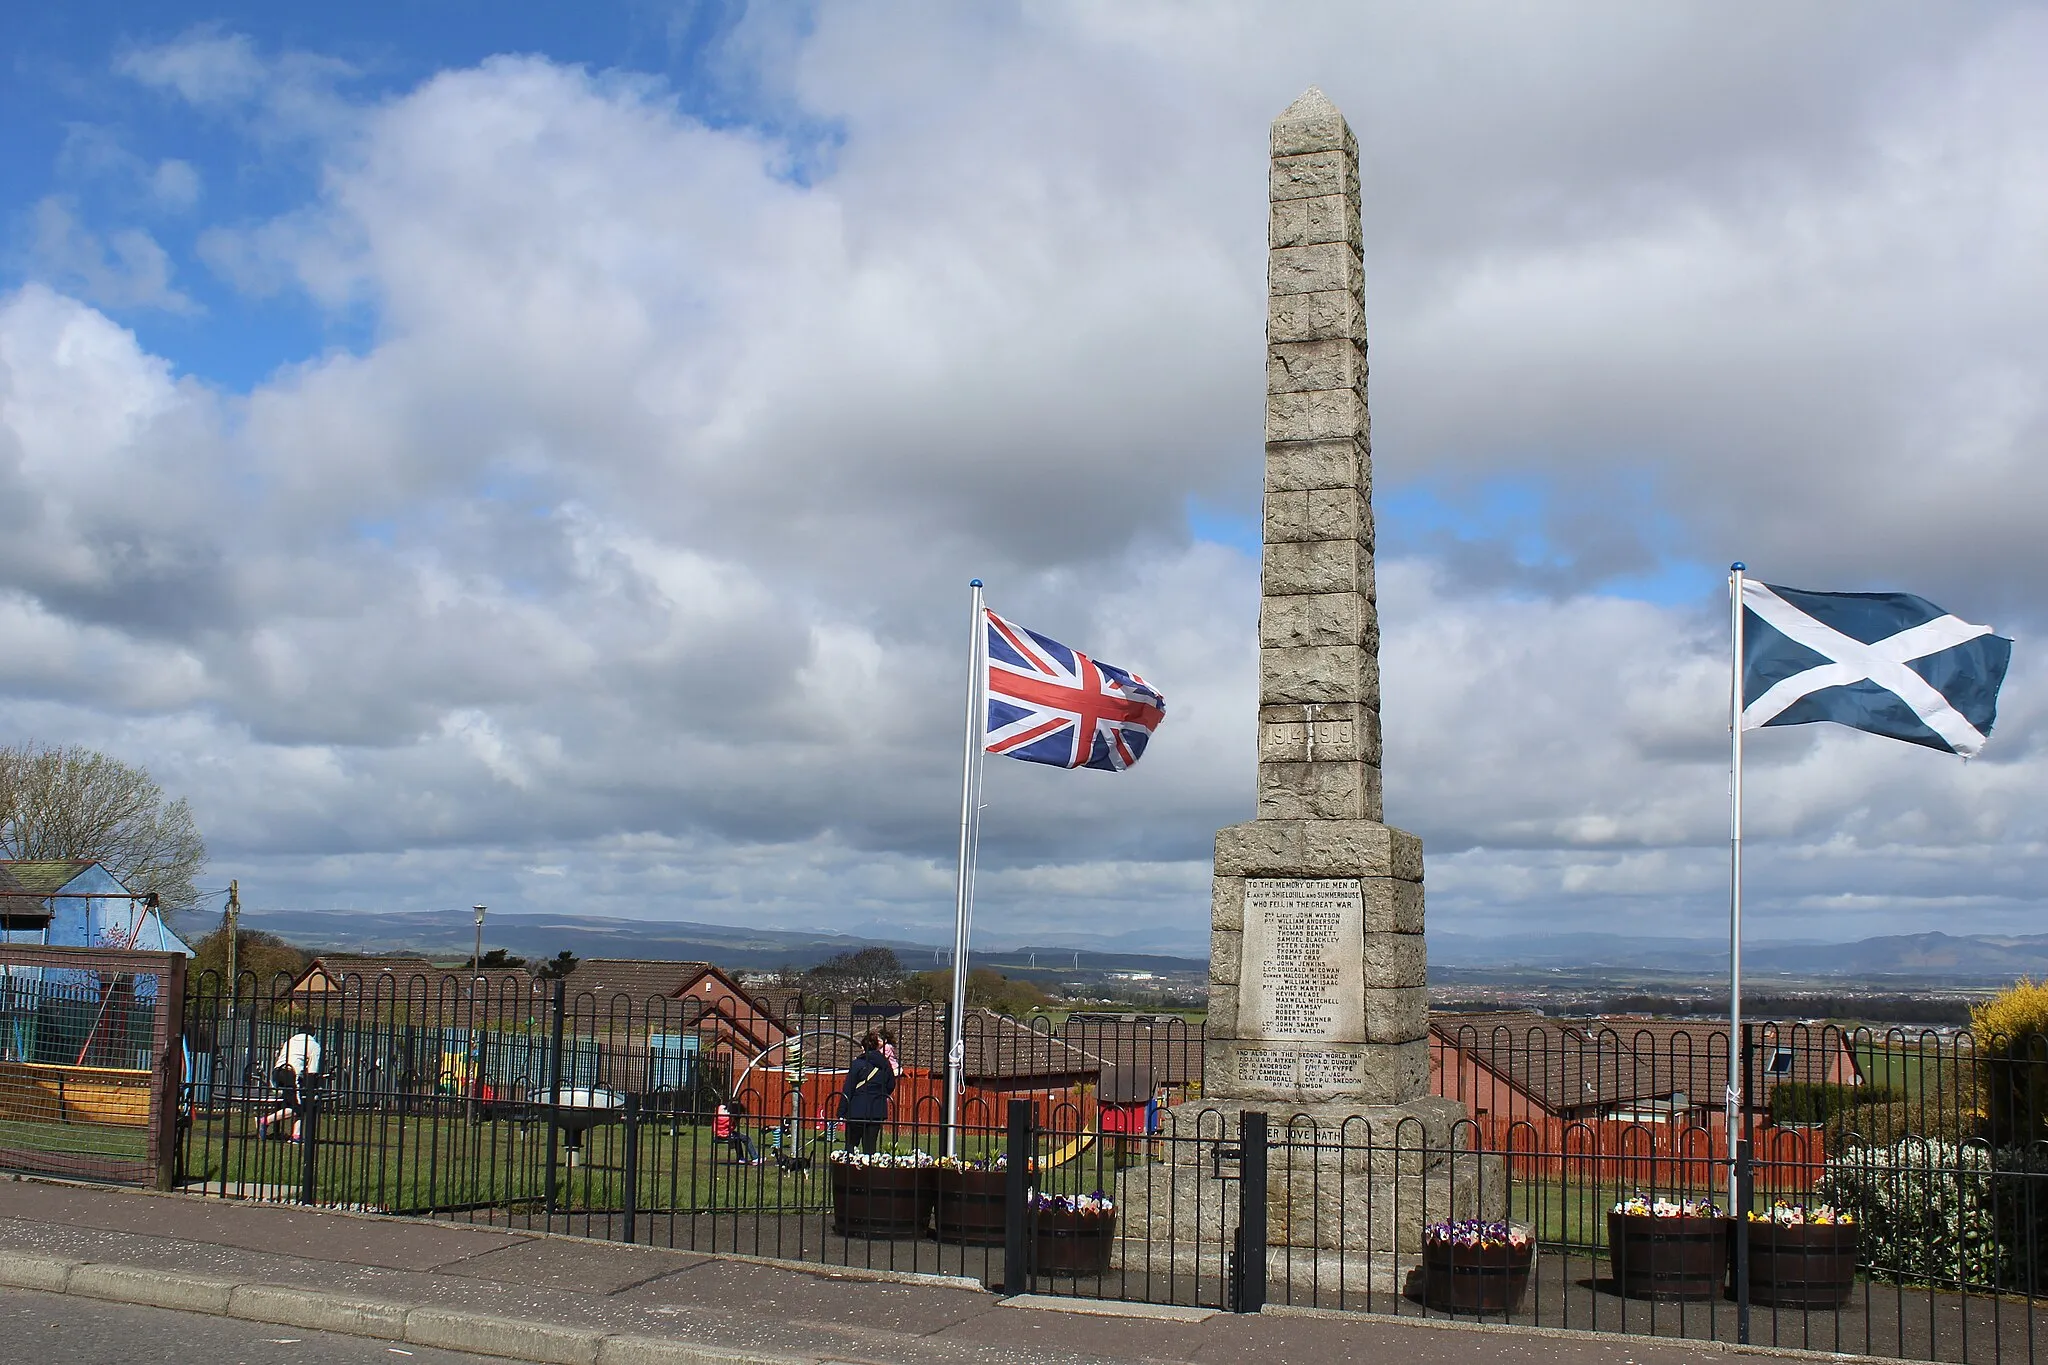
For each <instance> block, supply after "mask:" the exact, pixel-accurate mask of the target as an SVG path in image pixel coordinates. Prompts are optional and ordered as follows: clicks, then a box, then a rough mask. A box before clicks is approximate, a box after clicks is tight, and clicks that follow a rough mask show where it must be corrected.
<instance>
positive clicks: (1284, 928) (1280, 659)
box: [1115, 89, 1505, 1290]
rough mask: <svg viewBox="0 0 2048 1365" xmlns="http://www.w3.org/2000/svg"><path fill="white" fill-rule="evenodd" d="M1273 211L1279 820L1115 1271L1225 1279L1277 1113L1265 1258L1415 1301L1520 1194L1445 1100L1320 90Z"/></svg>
mask: <svg viewBox="0 0 2048 1365" xmlns="http://www.w3.org/2000/svg"><path fill="white" fill-rule="evenodd" d="M1270 195H1271V199H1270V209H1271V216H1270V218H1269V220H1268V221H1269V225H1270V226H1269V232H1268V239H1267V240H1268V250H1267V257H1266V261H1267V267H1266V280H1267V292H1268V299H1267V315H1266V449H1265V462H1266V503H1265V536H1264V540H1265V549H1264V557H1263V561H1262V565H1261V572H1260V602H1259V637H1258V647H1259V725H1258V736H1259V752H1258V792H1257V796H1258V802H1257V807H1256V813H1255V818H1254V819H1252V820H1251V821H1249V822H1248V823H1246V824H1242V825H1232V826H1230V827H1229V828H1227V829H1223V830H1219V831H1218V832H1217V835H1216V863H1215V876H1214V879H1213V882H1212V885H1211V896H1210V927H1209V933H1210V939H1209V1017H1208V1026H1207V1029H1206V1044H1205V1046H1206V1048H1207V1055H1206V1057H1205V1059H1204V1061H1205V1067H1204V1076H1203V1095H1202V1099H1201V1101H1200V1102H1199V1103H1194V1104H1184V1105H1179V1106H1176V1107H1174V1108H1173V1109H1170V1110H1168V1111H1167V1112H1166V1114H1165V1115H1164V1116H1163V1117H1162V1129H1163V1131H1164V1132H1165V1134H1166V1135H1167V1138H1168V1141H1167V1142H1166V1143H1165V1144H1164V1146H1165V1152H1166V1160H1165V1161H1163V1162H1160V1163H1152V1164H1147V1165H1143V1166H1136V1167H1131V1168H1128V1169H1126V1170H1123V1171H1120V1172H1119V1173H1118V1175H1117V1181H1116V1184H1117V1200H1118V1205H1119V1209H1120V1211H1121V1213H1120V1216H1121V1219H1122V1222H1121V1224H1120V1230H1119V1232H1118V1242H1117V1245H1116V1253H1115V1254H1116V1258H1117V1263H1118V1264H1120V1265H1122V1266H1123V1267H1124V1268H1125V1270H1126V1271H1130V1270H1138V1271H1142V1272H1145V1273H1154V1272H1157V1273H1161V1274H1170V1275H1184V1274H1217V1273H1222V1268H1223V1264H1224V1262H1223V1255H1224V1252H1223V1248H1224V1247H1225V1246H1227V1245H1228V1244H1229V1243H1228V1238H1229V1233H1228V1229H1230V1228H1231V1227H1233V1226H1234V1225H1235V1223H1236V1221H1237V1215H1238V1200H1239V1198H1240V1192H1239V1190H1238V1188H1237V1186H1236V1184H1235V1183H1234V1181H1232V1180H1226V1179H1224V1178H1223V1176H1222V1174H1221V1172H1222V1170H1223V1167H1224V1165H1225V1163H1226V1161H1227V1159H1229V1157H1230V1154H1231V1153H1232V1152H1234V1151H1235V1150H1236V1149H1235V1148H1234V1147H1233V1146H1232V1145H1231V1139H1232V1137H1233V1135H1235V1134H1236V1133H1237V1132H1238V1131H1240V1129H1239V1124H1240V1123H1241V1116H1242V1114H1243V1113H1244V1111H1246V1110H1264V1111H1266V1113H1267V1115H1268V1117H1269V1120H1270V1121H1271V1125H1272V1131H1274V1132H1276V1133H1285V1134H1286V1135H1287V1140H1286V1141H1284V1142H1280V1143H1277V1144H1275V1145H1274V1147H1273V1148H1272V1150H1271V1151H1269V1153H1268V1158H1267V1159H1268V1183H1267V1198H1266V1232H1267V1243H1268V1245H1269V1246H1272V1247H1284V1248H1286V1249H1287V1257H1288V1260H1287V1262H1286V1263H1287V1264H1288V1265H1290V1266H1294V1267H1296V1268H1297V1270H1296V1273H1300V1271H1301V1269H1302V1268H1305V1267H1308V1266H1313V1267H1314V1274H1315V1275H1316V1276H1318V1277H1323V1276H1328V1277H1330V1280H1331V1282H1347V1283H1352V1284H1357V1285H1360V1286H1364V1285H1368V1284H1369V1285H1371V1286H1372V1287H1374V1288H1375V1289H1378V1290H1398V1289H1399V1288H1400V1287H1401V1285H1402V1283H1403V1280H1404V1276H1405V1274H1406V1263H1405V1259H1404V1258H1406V1257H1409V1256H1412V1255H1414V1254H1415V1253H1417V1252H1418V1251H1419V1250H1420V1248H1421V1238H1422V1226H1423V1224H1424V1222H1426V1221H1429V1220H1431V1219H1436V1218H1445V1217H1464V1218H1469V1217H1487V1218H1497V1217H1500V1216H1502V1214H1503V1213H1504V1211H1505V1206H1504V1203H1503V1200H1502V1194H1501V1191H1502V1189H1503V1188H1504V1181H1503V1180H1502V1178H1501V1177H1502V1175H1503V1172H1502V1171H1501V1170H1500V1167H1499V1161H1498V1158H1495V1157H1485V1158H1477V1159H1475V1158H1472V1157H1467V1158H1465V1159H1463V1160H1460V1161H1458V1162H1455V1163H1453V1162H1451V1161H1450V1160H1448V1157H1449V1155H1450V1152H1451V1150H1452V1148H1453V1146H1454V1145H1455V1144H1456V1142H1457V1141H1458V1136H1459V1135H1458V1132H1457V1129H1456V1128H1455V1124H1456V1121H1457V1120H1458V1119H1459V1118H1461V1117H1463V1114H1464V1110H1463V1107H1462V1106H1461V1105H1459V1104H1458V1103H1457V1102H1456V1101H1453V1100H1446V1099H1443V1098H1440V1097H1437V1096H1433V1095H1430V1094H1428V1093H1426V1092H1427V1091H1428V1089H1429V1043H1428V1030H1429V1001H1428V991H1427V982H1428V959H1427V954H1426V953H1425V952H1424V949H1423V936H1422V924H1423V914H1422V841H1421V840H1419V839H1417V838H1416V837H1415V836H1414V835H1412V834H1408V833H1405V832H1404V831H1402V830H1398V829H1395V828H1393V827H1391V826H1389V825H1387V824H1386V823H1385V822H1384V821H1383V820H1382V818H1381V817H1382V810H1381V789H1380V674H1379V644H1380V626H1379V610H1378V604H1377V601H1376V594H1375V588H1374V582H1373V522H1372V418H1371V413H1370V410H1369V408H1368V407H1367V404H1366V363H1365V297H1364V281H1365V260H1364V254H1363V247H1362V241H1363V238H1362V233H1361V230H1360V212H1359V209H1360V204H1359V187H1358V143H1357V141H1356V139H1354V138H1353V137H1352V135H1351V128H1350V126H1349V125H1348V124H1346V123H1345V121H1344V116H1343V115H1342V114H1340V113H1338V112H1337V109H1336V106H1334V105H1333V104H1331V103H1330V101H1329V100H1328V99H1326V98H1324V96H1323V93H1322V92H1321V91H1319V90H1315V89H1311V90H1309V91H1308V92H1307V93H1305V94H1304V95H1302V97H1301V98H1300V99H1298V100H1296V101H1295V102H1294V103H1293V104H1292V105H1290V106H1289V107H1288V108H1287V111H1286V112H1285V113H1283V114H1281V115H1280V117H1279V118H1278V119H1277V120H1275V122H1274V124H1273V144H1272V175H1271V180H1270ZM1269 1264H1270V1261H1269Z"/></svg>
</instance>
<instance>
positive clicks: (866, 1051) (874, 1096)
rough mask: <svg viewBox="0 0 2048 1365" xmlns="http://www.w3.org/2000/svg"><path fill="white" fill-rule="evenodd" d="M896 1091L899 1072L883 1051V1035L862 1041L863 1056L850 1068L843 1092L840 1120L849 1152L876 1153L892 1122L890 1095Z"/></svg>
mask: <svg viewBox="0 0 2048 1365" xmlns="http://www.w3.org/2000/svg"><path fill="white" fill-rule="evenodd" d="M895 1089H896V1069H895V1068H894V1067H892V1066H890V1065H889V1058H888V1057H887V1055H886V1054H884V1053H883V1051H882V1039H881V1035H879V1034H876V1033H872V1032H870V1033H869V1034H868V1035H867V1036H866V1037H864V1038H862V1039H861V1040H860V1056H858V1057H856V1058H854V1059H853V1065H852V1066H850V1067H848V1068H847V1069H846V1087H845V1089H843V1090H841V1091H840V1092H839V1093H840V1095H841V1097H842V1100H843V1103H842V1104H841V1105H840V1110H839V1113H840V1117H841V1118H843V1119H845V1120H846V1150H847V1151H849V1152H850V1151H852V1150H853V1149H854V1148H855V1147H859V1148H860V1149H861V1150H862V1151H863V1152H872V1151H874V1150H875V1148H876V1146H877V1145H878V1144H879V1143H880V1142H881V1140H882V1125H883V1124H884V1123H886V1122H888V1119H889V1095H890V1093H891V1092H892V1091H894V1090H895Z"/></svg>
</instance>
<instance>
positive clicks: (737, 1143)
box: [711, 1095, 761, 1166]
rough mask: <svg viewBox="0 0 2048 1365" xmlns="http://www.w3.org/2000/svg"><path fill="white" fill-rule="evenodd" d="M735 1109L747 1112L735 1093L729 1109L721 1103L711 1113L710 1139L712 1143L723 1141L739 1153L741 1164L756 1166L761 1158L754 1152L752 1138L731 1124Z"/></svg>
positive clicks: (741, 1112) (742, 1112)
mask: <svg viewBox="0 0 2048 1365" xmlns="http://www.w3.org/2000/svg"><path fill="white" fill-rule="evenodd" d="M735 1111H737V1112H738V1113H740V1114H742V1115H744V1114H745V1113H746V1112H747V1110H746V1106H745V1105H743V1104H741V1103H740V1101H739V1096H737V1095H735V1096H733V1100H732V1107H731V1108H730V1109H728V1108H727V1107H726V1106H725V1105H722V1104H721V1105H719V1106H718V1108H717V1109H716V1110H715V1111H714V1112H713V1113H712V1115H711V1141H712V1143H713V1144H714V1145H716V1144H718V1143H721V1142H723V1143H725V1144H727V1145H728V1146H730V1147H731V1148H732V1149H733V1151H734V1152H736V1153H737V1154H738V1155H739V1159H740V1161H741V1163H742V1164H744V1165H748V1166H758V1165H760V1164H761V1158H760V1157H759V1156H758V1155H756V1154H755V1152H754V1144H753V1141H752V1139H750V1138H748V1136H747V1135H746V1134H745V1133H743V1132H741V1131H740V1130H739V1129H738V1128H736V1127H734V1126H733V1121H732V1119H733V1114H734V1112H735Z"/></svg>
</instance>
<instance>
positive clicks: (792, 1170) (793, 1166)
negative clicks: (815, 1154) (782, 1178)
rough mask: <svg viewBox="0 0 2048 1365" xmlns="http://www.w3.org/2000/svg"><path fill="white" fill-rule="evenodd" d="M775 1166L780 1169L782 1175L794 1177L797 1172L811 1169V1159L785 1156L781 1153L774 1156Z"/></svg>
mask: <svg viewBox="0 0 2048 1365" xmlns="http://www.w3.org/2000/svg"><path fill="white" fill-rule="evenodd" d="M775 1164H776V1165H777V1166H778V1167H780V1168H781V1170H782V1173H783V1174H784V1175H796V1174H798V1173H799V1172H802V1171H808V1170H809V1169H811V1159H810V1158H809V1157H807V1156H787V1155H785V1154H783V1153H781V1152H777V1153H776V1154H775Z"/></svg>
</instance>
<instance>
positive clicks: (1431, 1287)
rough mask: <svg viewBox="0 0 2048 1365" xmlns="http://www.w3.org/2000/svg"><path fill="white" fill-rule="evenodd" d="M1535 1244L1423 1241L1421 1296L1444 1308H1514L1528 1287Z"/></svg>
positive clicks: (1489, 1310)
mask: <svg viewBox="0 0 2048 1365" xmlns="http://www.w3.org/2000/svg"><path fill="white" fill-rule="evenodd" d="M1535 1263H1536V1244H1535V1243H1534V1242H1529V1243H1526V1244H1524V1245H1522V1246H1518V1247H1515V1246H1506V1247H1461V1246H1453V1245H1449V1244H1445V1243H1424V1245H1423V1248H1422V1301H1423V1302H1424V1303H1426V1304H1428V1305H1429V1306H1430V1307H1431V1308H1434V1309H1436V1310H1438V1311H1439V1312H1444V1313H1514V1312H1518V1311H1520V1309H1521V1307H1522V1296H1523V1295H1524V1294H1526V1293H1528V1290H1529V1270H1530V1267H1531V1266H1533V1265H1534V1264H1535Z"/></svg>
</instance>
